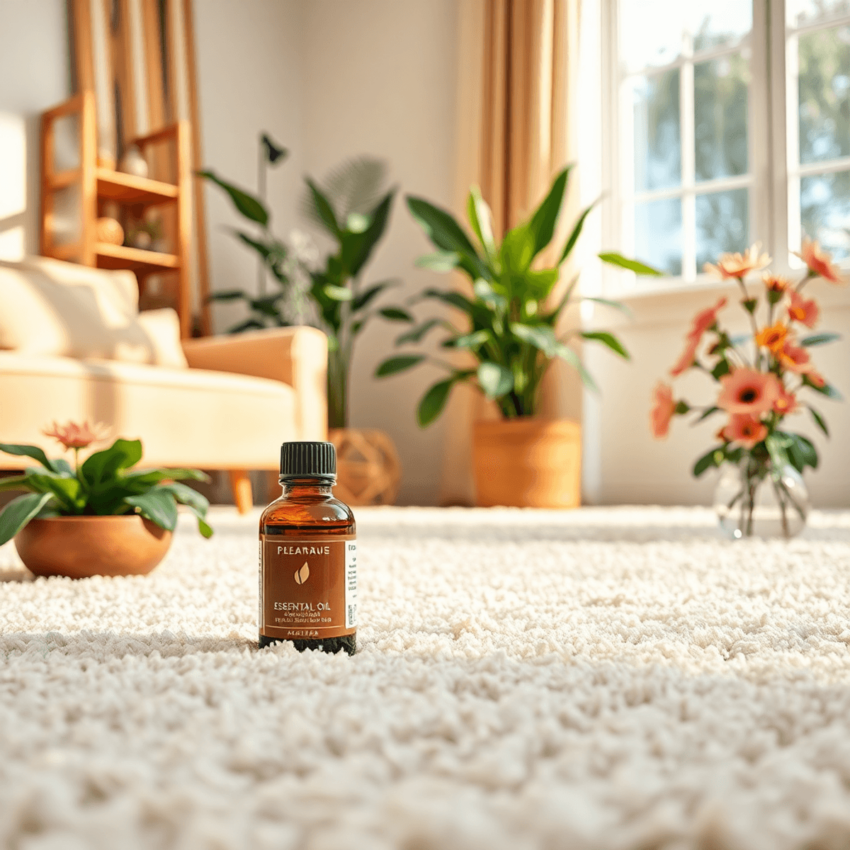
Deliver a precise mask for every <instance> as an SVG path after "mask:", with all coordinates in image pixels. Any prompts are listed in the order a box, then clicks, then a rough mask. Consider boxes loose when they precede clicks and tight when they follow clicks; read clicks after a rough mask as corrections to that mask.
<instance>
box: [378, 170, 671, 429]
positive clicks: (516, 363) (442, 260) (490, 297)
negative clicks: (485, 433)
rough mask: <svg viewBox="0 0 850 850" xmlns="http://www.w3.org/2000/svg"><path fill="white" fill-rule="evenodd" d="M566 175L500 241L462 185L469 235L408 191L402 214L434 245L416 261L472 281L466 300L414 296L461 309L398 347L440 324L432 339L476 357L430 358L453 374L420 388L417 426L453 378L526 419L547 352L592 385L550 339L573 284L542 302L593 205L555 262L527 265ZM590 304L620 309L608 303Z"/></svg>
mask: <svg viewBox="0 0 850 850" xmlns="http://www.w3.org/2000/svg"><path fill="white" fill-rule="evenodd" d="M569 174H570V169H569V168H565V169H564V170H563V171H562V172H561V173H560V174H558V175H557V176H556V177H555V179H554V180H553V182H552V185H551V187H550V189H549V191H548V192H547V194H546V197H545V198H543V200H542V201H541V202H540V204H539V205H538V207H537V208H536V209H535V210H534V211H533V212H532V213H531V216H530V217H529V218H528V220H526V221H524V222H521V223H520V224H519V225H517V226H516V227H514V228H512V229H511V230H509V231H508V232H507V233H505V235H504V238H503V239H502V241H501V243H498V242H497V240H496V238H495V236H494V235H493V224H492V218H493V217H492V214H491V211H490V208H489V207H488V206H487V204H486V202H485V201H484V199H483V198H482V197H481V194H480V192H479V190H478V189H477V188H476V187H473V188H472V190H471V191H470V193H469V197H468V199H467V204H466V214H467V218H468V220H469V227H470V230H471V232H470V231H467V230H466V229H465V228H464V226H463V225H462V224H460V223H459V222H458V221H456V220H455V218H454V217H453V216H452V214H451V213H449V212H448V211H446V210H444V209H441V208H439V207H436V206H434V205H433V204H432V203H430V202H429V201H426V200H425V199H424V198H418V197H413V196H408V197H407V206H408V209H409V211H410V214H411V215H412V216H413V218H414V220H415V221H416V222H417V224H419V226H420V227H421V228H422V230H423V231H424V232H425V234H426V236H427V237H428V238H429V240H430V241H431V243H432V244H433V245H434V247H435V248H436V249H437V251H436V253H434V254H428V255H426V256H424V257H420V258H419V260H417V265H418V266H420V267H423V268H428V269H431V270H433V271H440V272H446V271H451V270H454V269H460V270H461V271H463V272H464V273H465V274H466V276H467V277H468V278H469V280H470V282H471V284H472V292H473V296H472V297H468V296H467V295H464V294H462V293H460V292H456V291H452V290H440V289H428V290H426V291H425V292H423V293H422V294H421V295H419V296H417V297H416V298H414V299H413V302H414V303H415V302H418V301H423V300H431V301H438V302H441V303H442V304H448V305H450V306H451V307H454V308H455V309H456V310H458V311H459V312H460V313H461V314H462V323H461V326H460V327H456V326H454V325H452V324H449V323H447V322H440V321H439V320H437V319H431V320H430V321H427V322H425V323H424V324H420V325H418V326H417V327H416V328H415V329H413V330H411V331H410V332H408V333H406V334H403V335H401V336H400V337H399V338H398V340H397V343H398V344H399V345H404V344H408V343H414V344H416V343H419V342H420V341H421V339H422V338H423V336H424V334H425V333H427V332H428V331H429V330H431V329H432V328H435V327H438V326H439V327H443V328H445V330H446V335H445V336H444V338H443V339H442V340H441V343H440V344H441V346H442V347H443V348H448V349H464V350H466V351H469V352H470V354H471V355H472V357H473V358H474V360H475V361H477V363H476V368H474V369H469V370H465V371H461V372H458V371H457V370H455V369H454V367H453V366H451V365H450V364H446V363H440V364H439V365H441V366H444V367H446V368H448V369H449V370H450V371H451V373H452V374H451V376H450V377H449V378H448V379H447V380H443V381H440V382H438V383H436V384H434V386H432V387H431V388H430V389H429V390H428V391H427V393H426V394H425V397H424V398H423V399H422V402H421V403H420V406H419V411H418V419H419V424H420V425H427V424H429V423H430V422H432V421H433V420H434V419H435V418H436V417H437V416H438V415H439V414H440V412H441V411H442V409H443V407H444V406H445V403H446V399H447V398H448V394H449V392H450V391H451V389H452V387H453V386H454V385H455V384H456V383H458V382H460V381H468V382H470V383H472V384H473V385H474V386H475V387H476V388H477V389H479V390H480V391H481V392H482V393H483V394H484V395H485V396H487V397H488V398H491V399H493V400H494V401H495V402H496V404H497V405H498V407H499V410H500V412H501V414H502V416H504V417H505V418H512V417H517V416H530V415H533V414H534V413H535V412H536V410H537V404H538V397H539V391H540V383H541V381H542V379H543V375H544V374H545V372H546V370H547V368H548V367H549V365H550V364H551V362H552V361H553V360H554V359H556V358H557V359H561V360H564V361H565V362H566V363H569V364H570V365H571V366H573V367H574V368H576V369H577V370H578V371H579V374H580V375H581V378H582V380H583V381H584V382H585V383H586V384H587V385H588V386H590V387H593V388H595V384H594V383H593V379H592V378H591V376H590V375H589V374H588V373H587V370H586V369H585V368H584V366H583V365H582V363H581V361H580V359H579V357H578V355H577V354H576V352H575V351H574V350H573V349H572V348H570V347H569V346H568V345H567V344H566V343H567V337H566V336H563V335H562V336H559V333H561V331H560V328H559V325H560V319H561V317H562V315H563V312H564V310H565V309H567V307H568V305H569V304H570V303H571V296H572V294H573V291H574V287H575V283H576V281H575V280H574V281H573V282H572V283H571V284H570V286H569V287H567V289H566V290H565V292H564V293H563V295H562V296H561V297H560V300H559V301H558V302H557V303H556V304H555V306H554V307H553V306H551V305H550V301H551V300H552V296H553V294H554V293H555V289H556V287H557V285H558V281H559V279H560V269H561V266H562V265H563V263H564V262H565V261H566V260H567V259H568V258H569V257H570V255H571V254H572V251H573V249H574V247H575V245H576V242H577V241H578V238H579V235H580V234H581V230H582V227H583V225H584V222H585V219H586V218H587V216H588V214H589V213H590V211H591V209H592V207H588V208H587V209H586V210H584V211H583V213H582V214H581V216H580V217H579V220H578V221H577V222H576V224H575V225H574V227H573V230H572V232H571V233H570V235H569V237H568V238H567V240H566V242H565V244H564V245H563V246H562V247H559V248H558V250H557V251H556V253H555V256H557V257H559V259H558V260H557V261H556V262H555V264H554V265H551V266H548V267H536V266H535V259H536V258H538V257H539V255H540V253H541V252H542V251H544V250H545V249H546V248H547V247H548V246H549V245H550V244H551V242H552V240H553V238H554V236H555V232H556V230H557V225H558V220H559V217H560V213H561V208H562V206H563V200H564V197H565V195H566V191H567V184H568V180H569ZM602 258H603V259H604V260H605V261H606V262H608V263H612V264H614V265H618V266H621V267H623V268H629V269H631V270H632V271H637V272H638V273H639V274H657V273H658V272H656V271H655V270H654V269H651V268H649V267H648V266H644V265H643V264H640V263H635V262H634V261H632V260H627V259H626V258H624V257H621V256H620V255H618V254H605V255H602ZM537 266H539V264H537ZM593 300H596V301H601V302H602V303H605V304H607V305H608V306H614V307H619V308H622V305H620V304H618V303H617V302H610V301H604V299H593ZM580 335H581V336H582V337H583V338H584V339H585V340H586V341H588V342H598V343H600V344H602V345H604V346H606V347H607V348H609V349H610V350H611V351H613V352H614V353H616V354H617V355H618V356H620V357H624V358H626V359H628V356H629V355H628V352H626V349H625V348H624V347H623V345H622V344H621V343H620V341H619V340H618V339H617V338H616V337H615V336H614V335H613V334H611V333H608V332H605V331H586V332H582V333H581V334H580ZM426 359H427V358H426V356H425V355H423V354H417V355H408V356H402V357H391V358H389V359H387V360H385V361H384V362H383V363H382V364H381V365H380V366H379V367H378V369H377V372H376V375H378V376H385V375H391V374H395V373H398V372H401V371H403V370H405V369H409V368H412V367H413V366H416V365H418V364H419V363H421V362H423V361H424V360H426ZM438 362H439V361H438Z"/></svg>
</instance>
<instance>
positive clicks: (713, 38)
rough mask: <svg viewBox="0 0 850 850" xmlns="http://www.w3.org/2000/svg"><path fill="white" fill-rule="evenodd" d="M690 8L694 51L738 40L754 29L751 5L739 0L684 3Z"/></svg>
mask: <svg viewBox="0 0 850 850" xmlns="http://www.w3.org/2000/svg"><path fill="white" fill-rule="evenodd" d="M682 5H683V6H685V7H687V8H689V9H690V10H691V12H690V20H689V21H688V23H689V24H690V27H689V29H690V32H691V34H692V36H693V40H694V50H706V49H708V48H710V47H718V46H720V45H722V44H734V43H735V42H736V41H740V39H742V38H743V37H744V36H745V35H747V34H748V33H749V31H750V30H751V29H752V27H753V4H752V3H743V2H741V0H715V2H713V3H710V4H709V3H683V4H682Z"/></svg>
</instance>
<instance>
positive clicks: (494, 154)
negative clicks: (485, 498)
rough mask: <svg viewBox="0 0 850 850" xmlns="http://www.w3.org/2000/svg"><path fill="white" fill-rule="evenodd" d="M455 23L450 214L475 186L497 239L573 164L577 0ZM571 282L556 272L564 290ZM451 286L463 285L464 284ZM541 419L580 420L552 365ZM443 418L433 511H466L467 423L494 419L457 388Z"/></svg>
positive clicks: (483, 4) (475, 14)
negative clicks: (456, 507) (452, 507)
mask: <svg viewBox="0 0 850 850" xmlns="http://www.w3.org/2000/svg"><path fill="white" fill-rule="evenodd" d="M459 15H460V21H459V39H458V44H459V56H458V75H459V80H458V106H457V126H458V131H457V132H458V137H457V173H456V199H455V200H456V202H455V209H456V210H464V209H465V203H466V195H467V193H468V191H469V187H470V186H471V185H473V184H477V185H478V186H479V187H480V188H481V193H482V195H483V196H484V198H485V199H486V200H487V202H488V203H489V204H490V206H491V208H492V210H493V226H494V229H495V231H496V233H497V234H499V235H501V234H502V233H504V232H505V231H506V230H508V229H510V228H511V227H514V226H515V225H516V224H518V223H519V222H520V221H521V220H522V219H524V218H525V217H526V216H527V214H528V212H529V211H530V210H532V209H533V208H534V206H535V205H536V204H537V203H538V202H539V201H540V200H541V199H542V198H543V196H544V194H545V193H546V190H547V189H548V188H549V185H550V183H551V181H552V178H553V177H554V175H555V174H556V173H557V172H558V171H560V169H561V168H563V167H564V165H566V164H567V163H569V162H574V161H575V153H576V144H575V140H574V135H575V133H574V130H575V127H574V124H575V120H574V109H575V101H576V99H575V97H574V87H575V85H576V76H577V70H578V32H579V0H460V2H459ZM576 183H577V174H576V172H575V171H573V173H572V174H571V178H570V191H569V193H568V195H567V199H566V201H565V203H564V208H563V212H562V215H561V220H560V222H559V227H558V231H557V232H556V235H555V238H554V239H553V244H552V246H550V249H549V251H550V253H549V255H548V256H547V254H546V252H544V255H543V260H544V261H546V262H548V261H550V260H551V261H554V260H555V259H556V257H555V256H554V254H555V251H556V250H557V246H558V245H560V246H563V244H564V240H565V239H566V236H567V234H568V233H569V231H570V229H571V226H572V223H573V222H574V220H575V218H576V214H577V200H578V192H577V186H576ZM571 277H572V274H571V273H570V270H569V268H568V267H567V266H564V270H563V274H562V285H564V284H565V282H566V281H568V280H569V279H571ZM457 285H458V286H459V287H468V281H461V280H458V282H457ZM570 318H572V319H573V321H575V317H574V316H573V317H567V319H568V320H569V319H570ZM539 412H540V414H541V415H542V416H547V417H556V416H567V417H569V418H572V419H580V418H581V386H580V382H579V381H578V380H577V378H576V377H575V375H574V374H572V373H571V372H570V370H568V369H567V368H564V364H562V363H560V361H559V362H558V363H556V364H554V366H553V367H552V368H550V369H549V371H548V373H547V375H546V378H545V379H544V383H543V386H542V397H541V405H540V411H539ZM445 415H446V417H447V428H446V443H445V451H444V465H443V476H442V488H441V503H442V504H472V503H473V502H474V492H473V485H472V466H471V453H472V424H473V422H474V421H475V420H476V419H480V418H493V417H495V416H496V411H495V408H494V406H493V405H492V404H489V403H487V402H486V401H485V400H484V399H483V398H482V397H481V396H480V395H478V394H477V393H476V392H475V391H474V390H473V389H471V388H470V387H466V386H458V387H457V388H456V389H455V391H454V392H453V394H452V399H451V402H450V404H449V407H448V409H447V410H446V414H445Z"/></svg>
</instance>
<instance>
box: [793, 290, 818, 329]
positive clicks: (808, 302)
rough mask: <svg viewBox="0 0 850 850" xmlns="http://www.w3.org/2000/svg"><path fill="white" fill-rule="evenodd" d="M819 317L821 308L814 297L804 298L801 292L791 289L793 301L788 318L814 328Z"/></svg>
mask: <svg viewBox="0 0 850 850" xmlns="http://www.w3.org/2000/svg"><path fill="white" fill-rule="evenodd" d="M819 317H820V308H819V307H818V305H817V302H816V301H815V300H814V298H808V299H807V298H803V296H802V295H800V293H799V292H796V291H794V290H792V291H791V302H790V304H789V305H788V318H789V319H791V321H793V322H799V323H800V324H801V325H805V326H806V327H807V328H813V327H814V326H815V325H816V324H817V323H818V318H819Z"/></svg>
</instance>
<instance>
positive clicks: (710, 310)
mask: <svg viewBox="0 0 850 850" xmlns="http://www.w3.org/2000/svg"><path fill="white" fill-rule="evenodd" d="M725 306H726V299H725V298H721V299H720V300H719V301H718V302H717V303H716V304H715V305H714V306H713V307H707V308H706V309H705V310H702V311H701V312H699V313H697V314H696V316H694V318H693V320H692V321H691V330H690V332H689V333H688V338H691V337H693V338H695V339H696V340H697V341H699V340H700V339H702V335H703V334H704V333H705V332H706V331H707V330H709V328H712V327H714V325H716V324H717V314H718V313H719V312H720V311H721V310H722V309H723V308H724V307H725Z"/></svg>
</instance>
